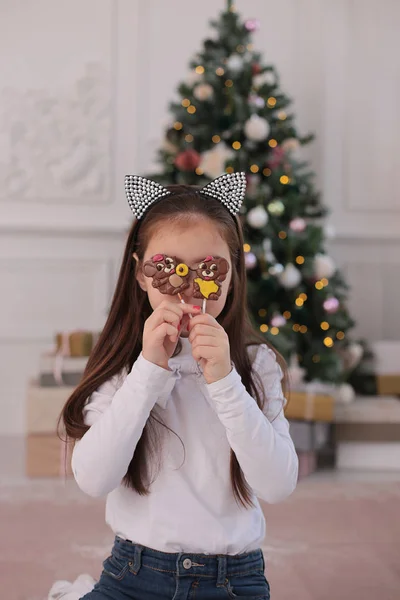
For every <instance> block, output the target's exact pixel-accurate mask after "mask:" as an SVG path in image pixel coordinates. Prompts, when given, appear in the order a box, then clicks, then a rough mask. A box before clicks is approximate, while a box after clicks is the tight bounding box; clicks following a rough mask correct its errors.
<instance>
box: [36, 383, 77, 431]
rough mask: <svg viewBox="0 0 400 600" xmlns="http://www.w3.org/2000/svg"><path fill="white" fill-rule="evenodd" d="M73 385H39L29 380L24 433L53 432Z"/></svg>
mask: <svg viewBox="0 0 400 600" xmlns="http://www.w3.org/2000/svg"><path fill="white" fill-rule="evenodd" d="M74 389H75V388H74V387H68V386H58V387H41V386H39V385H38V382H37V381H31V382H30V384H29V386H28V390H27V397H26V433H27V434H28V435H29V434H35V435H37V434H49V435H52V434H55V432H56V430H57V421H58V418H59V416H60V413H61V411H62V409H63V406H64V404H65V403H66V401H67V400H68V398H69V397H70V395H71V394H72V392H73V391H74Z"/></svg>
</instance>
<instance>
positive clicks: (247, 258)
mask: <svg viewBox="0 0 400 600" xmlns="http://www.w3.org/2000/svg"><path fill="white" fill-rule="evenodd" d="M244 264H245V265H246V269H249V270H250V269H254V267H255V266H256V264H257V257H256V255H255V254H253V252H246V253H245V255H244Z"/></svg>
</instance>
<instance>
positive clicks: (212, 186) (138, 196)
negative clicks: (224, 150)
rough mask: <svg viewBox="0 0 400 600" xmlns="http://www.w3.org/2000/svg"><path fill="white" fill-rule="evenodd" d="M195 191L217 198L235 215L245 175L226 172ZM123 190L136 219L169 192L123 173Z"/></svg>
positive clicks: (242, 191)
mask: <svg viewBox="0 0 400 600" xmlns="http://www.w3.org/2000/svg"><path fill="white" fill-rule="evenodd" d="M197 191H198V193H199V194H201V195H202V196H208V197H209V198H215V199H216V200H219V201H220V202H221V204H224V206H226V208H227V209H228V210H229V212H230V213H231V214H232V215H236V214H237V213H238V212H239V210H240V207H241V205H242V202H243V200H244V196H245V193H246V175H245V173H243V172H240V173H226V174H225V175H221V176H220V177H217V179H214V181H211V183H208V184H207V185H206V186H205V187H203V188H201V189H200V190H197ZM125 192H126V197H127V199H128V204H129V206H130V207H131V210H132V212H133V214H134V215H135V217H136V218H137V219H138V220H140V219H141V218H142V217H143V215H144V213H145V212H146V211H147V209H148V208H150V206H151V205H152V204H154V203H155V202H158V201H159V200H161V198H164V197H166V196H169V195H170V194H171V192H170V191H169V190H167V188H165V187H164V186H163V185H161V184H160V183H157V182H156V181H152V180H151V179H146V178H145V177H140V175H125Z"/></svg>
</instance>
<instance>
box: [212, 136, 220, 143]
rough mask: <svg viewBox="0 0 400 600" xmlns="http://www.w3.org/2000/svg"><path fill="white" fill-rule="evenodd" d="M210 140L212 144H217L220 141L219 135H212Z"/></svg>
mask: <svg viewBox="0 0 400 600" xmlns="http://www.w3.org/2000/svg"><path fill="white" fill-rule="evenodd" d="M211 139H212V141H213V142H214V144H218V143H219V142H220V141H221V138H220V137H219V135H213V136H212V138H211Z"/></svg>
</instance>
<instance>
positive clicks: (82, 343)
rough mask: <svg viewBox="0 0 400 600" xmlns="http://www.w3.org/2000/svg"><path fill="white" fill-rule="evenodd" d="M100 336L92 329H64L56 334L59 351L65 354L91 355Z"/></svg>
mask: <svg viewBox="0 0 400 600" xmlns="http://www.w3.org/2000/svg"><path fill="white" fill-rule="evenodd" d="M98 338H99V334H98V333H93V332H92V331H83V330H82V331H80V330H78V331H64V332H62V333H57V334H56V349H57V353H60V354H62V355H63V356H89V354H90V353H91V351H92V349H93V347H94V345H95V344H96V342H97V340H98Z"/></svg>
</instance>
